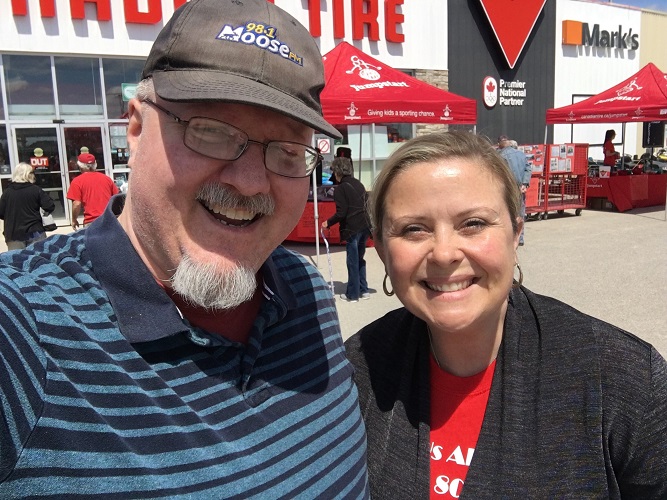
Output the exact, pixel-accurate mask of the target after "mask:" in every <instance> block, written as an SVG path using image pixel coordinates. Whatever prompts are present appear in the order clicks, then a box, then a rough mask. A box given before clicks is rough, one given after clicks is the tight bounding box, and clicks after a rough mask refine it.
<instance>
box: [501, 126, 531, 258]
mask: <svg viewBox="0 0 667 500" xmlns="http://www.w3.org/2000/svg"><path fill="white" fill-rule="evenodd" d="M512 142H514V141H512V140H510V138H509V137H507V136H506V135H501V136H500V137H498V149H499V152H500V156H502V157H503V158H505V161H506V162H507V164H508V165H509V167H510V170H511V171H512V173H513V174H514V178H515V179H516V182H517V184H518V185H519V189H521V217H523V219H524V220H525V219H526V191H528V188H529V187H530V176H531V175H532V173H533V172H532V169H531V167H530V164H529V163H528V159H527V158H526V155H525V154H523V152H522V151H519V150H518V149H517V148H514V147H512ZM523 243H524V242H523V229H522V230H521V236H520V238H519V245H521V246H523Z"/></svg>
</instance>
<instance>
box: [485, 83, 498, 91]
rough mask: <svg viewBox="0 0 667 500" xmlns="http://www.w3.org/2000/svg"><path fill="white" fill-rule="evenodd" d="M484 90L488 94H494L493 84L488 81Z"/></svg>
mask: <svg viewBox="0 0 667 500" xmlns="http://www.w3.org/2000/svg"><path fill="white" fill-rule="evenodd" d="M486 90H488V91H489V92H495V91H496V86H495V85H494V84H493V82H491V81H489V83H488V84H487V85H486Z"/></svg>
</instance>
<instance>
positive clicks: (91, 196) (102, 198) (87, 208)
mask: <svg viewBox="0 0 667 500" xmlns="http://www.w3.org/2000/svg"><path fill="white" fill-rule="evenodd" d="M82 149H83V148H82ZM76 163H77V166H78V167H79V170H80V171H81V175H78V176H77V177H75V178H74V180H73V181H72V183H71V184H70V186H69V189H68V190H67V199H68V200H72V229H74V230H77V229H78V228H79V220H78V219H79V215H80V214H81V211H82V210H83V227H86V226H88V225H89V224H91V223H92V222H93V221H94V220H95V219H97V218H98V217H99V216H100V215H102V213H103V212H104V209H105V208H106V206H107V203H109V200H110V199H111V197H112V196H113V195H115V194H118V186H116V184H115V183H114V181H112V180H111V179H110V178H109V177H108V176H106V175H104V174H103V173H101V172H96V171H95V169H96V168H97V161H96V160H95V156H93V155H92V154H90V153H81V154H80V155H79V156H78V158H77V162H76Z"/></svg>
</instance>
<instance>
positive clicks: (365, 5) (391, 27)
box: [268, 0, 405, 43]
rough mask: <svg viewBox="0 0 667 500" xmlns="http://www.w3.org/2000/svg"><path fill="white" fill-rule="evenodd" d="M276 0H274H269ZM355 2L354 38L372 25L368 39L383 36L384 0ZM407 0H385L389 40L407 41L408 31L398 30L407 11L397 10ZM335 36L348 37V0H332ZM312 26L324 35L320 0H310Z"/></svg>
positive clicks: (385, 26) (309, 15)
mask: <svg viewBox="0 0 667 500" xmlns="http://www.w3.org/2000/svg"><path fill="white" fill-rule="evenodd" d="M268 1H270V2H271V3H274V2H273V0H268ZM351 2H352V39H353V40H362V39H363V38H364V28H368V39H369V40H373V41H379V40H380V26H379V23H378V14H379V8H380V0H351ZM403 2H404V0H384V34H385V38H386V39H387V41H388V42H393V43H403V42H404V41H405V35H403V34H402V33H399V32H398V27H399V26H400V25H401V24H403V21H404V17H403V14H400V13H398V12H397V10H398V7H399V6H400V5H403ZM331 3H332V9H331V11H332V15H333V36H334V38H345V2H344V1H343V0H332V2H331ZM308 29H309V31H310V34H311V35H312V36H313V37H315V38H318V37H321V36H322V17H321V12H320V0H308Z"/></svg>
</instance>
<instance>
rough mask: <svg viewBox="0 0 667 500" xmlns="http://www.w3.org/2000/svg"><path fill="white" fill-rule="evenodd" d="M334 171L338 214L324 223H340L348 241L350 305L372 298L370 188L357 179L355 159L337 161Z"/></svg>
mask: <svg viewBox="0 0 667 500" xmlns="http://www.w3.org/2000/svg"><path fill="white" fill-rule="evenodd" d="M331 172H332V174H333V176H334V178H335V179H336V184H338V186H336V189H335V190H334V201H335V202H336V213H335V214H333V215H332V216H331V217H329V219H327V220H325V221H324V222H323V223H322V227H323V228H324V229H328V228H330V227H331V226H333V225H335V224H339V223H340V239H341V240H342V241H345V242H346V244H345V251H346V253H347V258H346V261H347V287H346V289H345V293H343V294H341V296H340V298H341V299H343V300H344V301H346V302H359V297H361V298H362V299H370V298H371V295H370V293H369V292H368V283H367V282H366V261H365V260H364V255H365V254H366V241H367V240H368V237H369V236H370V234H371V232H370V222H369V220H368V216H367V215H366V198H367V195H366V188H365V187H364V185H363V184H362V183H361V181H359V179H356V178H355V177H354V168H353V167H352V160H350V159H349V158H345V157H337V158H334V160H333V162H331Z"/></svg>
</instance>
